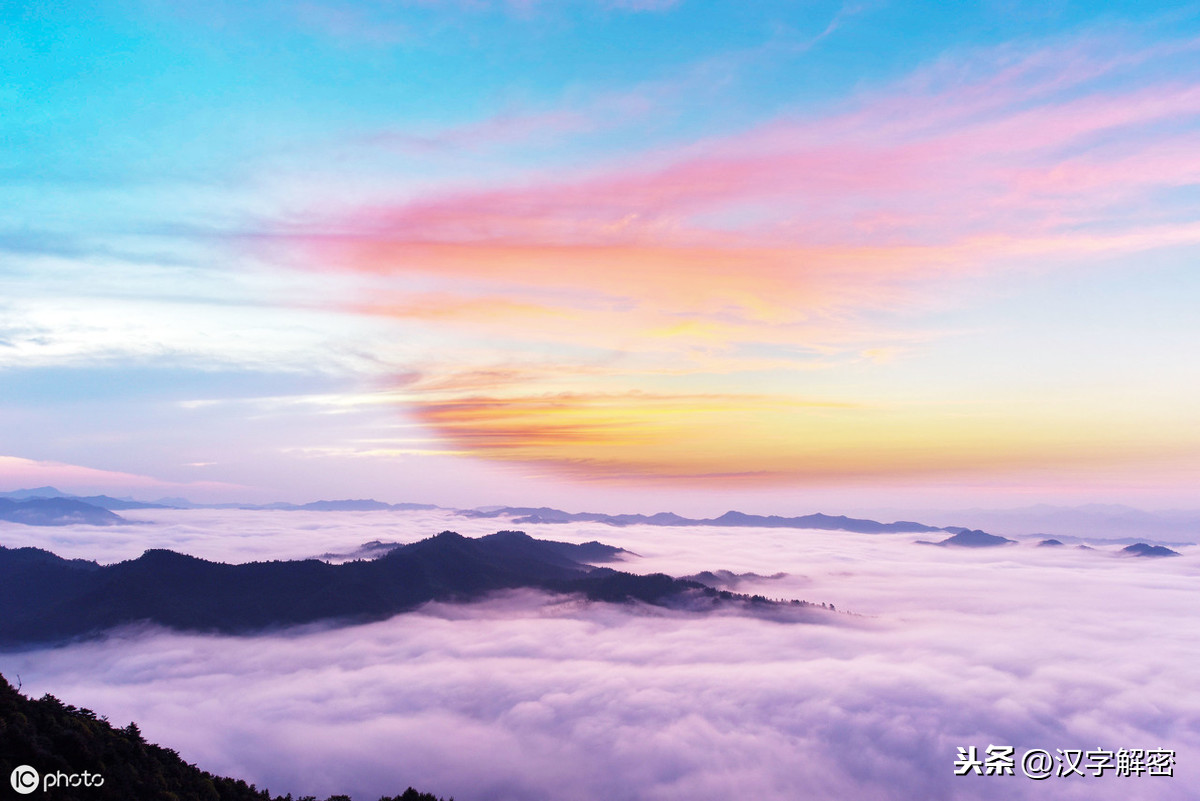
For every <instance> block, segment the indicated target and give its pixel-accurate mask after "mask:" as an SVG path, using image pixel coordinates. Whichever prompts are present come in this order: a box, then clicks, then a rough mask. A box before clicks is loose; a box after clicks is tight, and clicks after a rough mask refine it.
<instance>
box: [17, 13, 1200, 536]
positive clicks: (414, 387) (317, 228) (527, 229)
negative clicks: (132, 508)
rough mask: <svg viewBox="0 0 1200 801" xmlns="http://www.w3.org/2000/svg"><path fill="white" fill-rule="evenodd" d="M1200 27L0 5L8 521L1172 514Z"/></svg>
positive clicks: (1196, 368) (1187, 419) (1068, 16)
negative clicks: (258, 507) (365, 504)
mask: <svg viewBox="0 0 1200 801" xmlns="http://www.w3.org/2000/svg"><path fill="white" fill-rule="evenodd" d="M1198 123H1200V6H1196V5H1186V4H1179V3H1167V4H1162V3H1158V4H1156V3H1146V2H1138V3H1097V2H1088V3H1072V2H1040V3H1024V2H1016V1H1015V0H1014V1H1010V0H995V2H983V3H969V4H967V3H964V4H952V6H951V7H947V6H946V4H933V3H898V2H870V0H866V1H865V2H859V3H826V2H807V3H795V2H787V3H784V2H771V1H770V0H765V1H764V2H757V3H749V4H746V3H728V2H700V1H699V0H675V1H674V2H672V0H570V1H564V2H555V1H554V0H508V1H504V0H501V1H498V2H490V1H489V0H411V1H405V0H394V1H389V2H385V1H384V0H360V1H359V2H338V1H336V0H310V1H307V2H292V1H291V0H266V1H265V2H261V3H253V4H245V3H234V2H227V0H211V1H210V2H203V3H200V2H193V1H192V0H185V1H184V2H162V1H161V0H102V2H88V3H77V2H54V1H53V0H47V1H46V2H25V1H24V0H15V1H14V2H8V3H5V4H4V6H3V8H2V9H0V487H2V488H3V489H17V488H19V487H30V486H41V485H47V484H50V485H53V486H56V487H58V488H59V489H62V490H65V491H70V492H78V493H82V494H87V493H93V492H106V493H108V494H114V495H133V496H136V497H139V498H144V499H153V498H158V497H163V496H184V497H188V498H190V499H192V500H196V501H226V500H237V501H274V500H291V501H308V500H314V499H316V498H331V497H364V496H372V497H376V498H379V499H382V500H388V501H422V502H431V503H439V504H443V505H448V506H460V507H462V506H466V507H469V506H476V505H482V504H496V503H507V504H515V505H534V504H536V505H540V504H549V505H557V506H560V507H565V508H570V509H583V508H588V509H594V510H603V511H645V512H653V511H659V510H662V509H672V510H675V511H678V512H681V513H690V514H710V513H720V512H721V511H724V510H725V509H727V508H731V507H738V508H743V509H746V510H749V511H761V512H778V513H787V514H796V513H806V512H811V511H816V510H817V509H820V510H822V511H826V512H853V511H854V510H856V509H861V508H864V507H880V506H892V507H896V508H900V507H905V506H910V507H911V506H926V507H930V508H955V507H965V506H979V505H984V506H992V507H999V508H1004V507H1015V506H1021V505H1025V504H1030V503H1059V504H1077V503H1088V502H1098V501H1103V502H1106V503H1127V504H1131V505H1136V506H1141V507H1144V508H1172V507H1193V508H1194V507H1196V506H1200V504H1198V503H1197V498H1196V493H1195V487H1196V485H1197V478H1200V417H1198V415H1197V414H1196V411H1195V410H1196V409H1197V408H1200V360H1198V359H1196V357H1195V351H1196V347H1197V346H1198V345H1200V316H1197V315H1196V314H1195V313H1194V309H1195V307H1196V302H1197V300H1198V299H1200V269H1198V268H1197V267H1196V264H1197V255H1198V254H1200V146H1198V145H1200V141H1198V133H1200V124H1198Z"/></svg>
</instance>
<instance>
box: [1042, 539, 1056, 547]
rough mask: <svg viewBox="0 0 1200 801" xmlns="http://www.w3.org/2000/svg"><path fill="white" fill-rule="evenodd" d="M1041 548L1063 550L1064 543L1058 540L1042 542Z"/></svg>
mask: <svg viewBox="0 0 1200 801" xmlns="http://www.w3.org/2000/svg"><path fill="white" fill-rule="evenodd" d="M1038 547H1039V548H1061V547H1062V541H1060V540H1056V539H1048V540H1042V541H1041V542H1039V543H1038Z"/></svg>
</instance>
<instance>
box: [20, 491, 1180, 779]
mask: <svg viewBox="0 0 1200 801" xmlns="http://www.w3.org/2000/svg"><path fill="white" fill-rule="evenodd" d="M122 514H125V515H126V516H127V517H130V518H131V519H134V518H136V519H137V520H138V521H140V522H138V523H135V524H130V525H126V526H116V527H110V528H103V529H94V528H88V527H84V526H71V527H64V528H61V529H34V528H31V527H24V526H16V525H12V526H6V527H5V528H3V529H0V543H2V544H4V545H6V546H9V547H17V546H21V545H38V546H39V547H45V548H48V549H50V550H53V551H55V552H56V553H60V554H61V555H64V556H71V557H86V558H94V559H98V560H100V561H103V562H111V561H116V560H119V559H125V558H130V557H133V556H137V555H138V554H140V553H141V551H142V550H144V549H145V548H147V547H171V548H174V549H176V550H180V551H183V552H186V553H192V554H195V555H198V556H202V557H205V558H212V559H223V560H227V561H246V560H250V559H265V558H297V557H302V556H311V555H315V554H320V553H325V552H339V551H349V550H352V549H353V548H354V547H356V546H358V545H359V544H361V543H363V542H366V541H369V540H375V539H380V540H392V541H400V542H408V541H413V540H416V539H421V538H423V537H425V536H429V535H431V534H434V533H436V532H437V531H440V530H442V529H445V528H452V529H454V530H457V531H460V532H461V533H463V534H468V535H472V536H475V535H479V534H484V533H490V532H492V531H494V530H496V529H499V528H505V527H510V526H508V525H507V524H506V523H505V522H504V521H500V520H474V521H472V520H464V519H460V518H455V517H451V516H450V515H448V514H446V513H441V512H409V513H394V512H370V513H333V512H319V513H318V512H246V511H223V510H218V511H210V510H192V511H164V510H146V511H141V512H130V513H122ZM522 528H524V529H525V530H526V531H528V532H529V533H530V534H532V535H533V536H536V537H546V538H554V539H560V540H568V541H573V542H583V541H587V540H591V539H599V540H601V541H603V542H607V543H610V544H613V545H618V546H621V547H624V548H627V549H629V550H631V551H634V552H636V553H637V554H638V555H639V556H637V557H636V558H632V557H631V558H630V559H629V560H628V561H627V562H626V563H625V564H624V565H621V567H623V568H624V569H628V570H632V571H635V572H653V571H658V570H661V571H665V572H669V573H672V574H674V575H685V574H690V573H695V572H698V571H700V570H705V569H729V570H734V571H736V572H739V573H740V572H756V573H760V574H771V573H775V572H777V571H784V572H786V573H787V574H788V575H787V576H785V577H783V578H776V579H761V580H754V581H750V582H747V583H743V584H742V585H740V586H739V587H738V590H739V591H741V592H759V593H762V594H764V595H767V596H769V597H781V598H802V599H806V600H809V601H814V602H818V603H820V602H827V603H832V604H834V605H835V606H836V608H837V610H838V611H837V612H831V613H823V614H818V615H817V616H816V618H817V619H818V620H820V621H822V622H820V623H780V622H774V621H771V620H764V619H759V618H755V617H752V616H748V615H732V614H722V615H701V614H690V613H683V612H669V611H665V610H661V609H657V608H652V607H644V606H639V607H625V606H615V605H606V604H599V603H586V602H583V601H580V600H578V599H573V598H566V599H564V598H555V597H550V596H546V595H543V594H540V593H536V592H532V591H521V592H510V593H505V594H503V595H500V596H496V597H493V598H491V599H489V600H488V601H486V602H483V603H479V604H472V605H453V604H438V603H434V604H428V605H426V606H424V607H422V608H421V609H420V610H419V611H417V612H414V613H410V614H405V615H401V616H397V617H395V618H392V619H390V620H387V621H383V622H379V623H374V624H370V625H363V626H357V627H350V628H336V629H329V628H326V627H322V626H309V627H304V628H300V629H295V630H291V631H288V632H285V633H283V634H273V635H270V636H254V637H218V636H200V635H192V634H180V633H174V632H167V631H163V630H161V629H145V628H142V629H128V630H125V631H122V632H119V633H118V634H115V635H113V636H111V637H109V638H107V639H105V640H103V641H97V642H91V643H86V644H78V645H73V646H70V647H66V648H58V649H43V650H36V651H28V652H21V653H6V654H0V672H3V673H4V674H5V675H6V676H8V677H9V678H14V674H17V673H19V674H20V676H21V679H22V681H23V682H24V692H26V693H27V694H30V695H35V696H36V695H40V694H41V693H43V692H52V693H54V694H55V695H57V696H59V697H60V698H62V699H64V700H65V701H67V702H69V703H73V704H76V705H80V706H87V707H90V708H92V709H95V710H96V711H97V712H99V713H101V714H105V715H108V716H109V718H110V719H111V720H112V721H113V722H114V723H115V724H117V725H124V723H126V722H128V721H129V720H136V721H137V722H138V724H139V726H140V727H141V728H142V731H143V733H144V734H145V736H146V737H147V739H149V740H151V741H155V742H160V743H162V744H164V745H167V746H168V747H171V748H174V749H176V750H177V751H179V752H180V754H181V755H182V756H183V757H184V758H185V759H187V760H188V761H191V762H196V763H198V764H199V765H200V766H201V767H203V768H205V769H207V770H210V771H213V772H217V773H222V774H228V775H234V776H239V777H242V778H245V779H246V780H247V781H252V782H255V783H256V784H258V785H259V786H260V787H269V788H270V789H271V791H272V792H275V793H283V792H292V793H295V794H306V793H312V794H316V795H318V796H321V797H324V796H325V795H328V794H330V793H334V792H346V793H350V794H351V795H353V796H354V798H355V799H356V801H374V799H375V798H377V797H378V796H379V795H381V794H385V793H386V794H393V793H399V792H400V791H402V790H403V789H404V788H405V787H407V786H408V785H410V784H411V785H415V786H416V787H418V788H419V789H422V790H426V791H429V792H434V793H436V794H439V795H444V796H450V795H453V796H454V797H455V798H456V799H458V801H476V800H478V801H483V800H485V799H497V800H498V799H531V800H533V801H540V800H541V799H547V800H548V799H580V800H581V801H582V800H584V799H588V800H592V799H595V800H597V801H599V800H600V799H662V800H663V801H667V800H668V799H680V800H682V799H714V801H715V800H716V799H734V798H758V799H789V801H790V800H791V799H850V798H853V799H864V800H869V799H896V801H900V800H901V799H902V800H903V801H909V800H910V799H914V798H922V799H958V798H961V799H976V798H981V799H1002V798H1003V799H1013V798H1015V799H1025V798H1030V799H1033V798H1038V799H1117V798H1121V799H1124V798H1128V797H1136V798H1141V799H1185V798H1192V797H1194V789H1193V788H1194V787H1196V786H1200V768H1198V767H1197V766H1198V764H1200V694H1198V693H1197V692H1196V681H1195V665H1196V664H1200V636H1198V635H1197V630H1196V626H1195V623H1194V611H1195V608H1196V597H1197V596H1196V585H1197V577H1198V576H1200V552H1198V551H1197V550H1195V549H1191V548H1189V549H1185V552H1184V556H1182V557H1180V558H1174V559H1136V558H1128V557H1121V556H1118V555H1116V549H1115V548H1112V549H1108V550H1096V551H1081V550H1076V549H1074V548H1059V549H1049V548H1036V547H1033V546H1032V544H1030V543H1022V544H1019V545H1014V546H1006V547H1003V548H996V549H985V550H982V551H964V550H955V549H949V548H934V547H928V546H920V545H915V544H914V542H915V541H916V540H918V539H922V538H929V537H928V535H916V534H913V535H904V534H899V535H897V534H885V535H862V534H851V533H845V532H815V531H796V530H786V529H718V528H703V527H697V528H690V527H689V528H658V527H649V526H631V527H627V528H612V527H609V526H604V525H586V524H585V525H571V526H556V525H543V526H523V527H522ZM851 613H852V614H851ZM989 744H996V745H1012V746H1014V747H1015V748H1016V750H1017V754H1018V757H1019V755H1020V754H1022V753H1023V752H1024V751H1026V750H1028V749H1032V748H1045V749H1048V750H1049V751H1051V752H1052V753H1053V752H1054V750H1055V749H1069V748H1081V749H1085V750H1086V749H1097V748H1100V749H1108V750H1112V751H1116V750H1118V749H1121V748H1129V749H1134V748H1169V749H1174V750H1175V751H1176V752H1177V755H1178V764H1177V765H1176V766H1175V776H1174V778H1163V777H1148V776H1141V777H1136V778H1118V777H1115V776H1113V775H1112V773H1111V772H1109V774H1107V775H1106V776H1104V777H1103V778H1094V777H1088V778H1079V777H1071V778H1058V777H1051V778H1049V779H1047V780H1046V781H1033V780H1030V779H1028V778H1026V777H1024V776H1022V775H1020V773H1021V771H1020V766H1019V764H1018V767H1017V775H1016V776H1011V777H1010V776H974V775H971V776H964V777H956V776H954V775H953V769H954V760H955V757H956V755H957V747H958V746H976V747H977V748H978V750H979V751H980V752H981V754H982V752H983V751H984V749H985V748H986V747H987V746H988V745H989Z"/></svg>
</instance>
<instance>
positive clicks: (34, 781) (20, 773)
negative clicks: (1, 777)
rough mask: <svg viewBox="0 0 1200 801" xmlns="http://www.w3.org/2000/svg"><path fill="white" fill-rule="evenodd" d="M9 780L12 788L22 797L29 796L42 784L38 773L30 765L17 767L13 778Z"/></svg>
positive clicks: (14, 769)
mask: <svg viewBox="0 0 1200 801" xmlns="http://www.w3.org/2000/svg"><path fill="white" fill-rule="evenodd" d="M8 780H9V782H10V783H11V784H12V788H13V789H14V790H16V791H17V792H18V793H20V794H21V795H29V794H30V793H32V792H33V791H34V790H36V789H37V788H38V785H39V784H41V777H40V776H38V772H37V771H36V770H34V769H33V768H31V767H29V766H28V765H17V767H15V768H13V772H12V776H10V777H9V779H8Z"/></svg>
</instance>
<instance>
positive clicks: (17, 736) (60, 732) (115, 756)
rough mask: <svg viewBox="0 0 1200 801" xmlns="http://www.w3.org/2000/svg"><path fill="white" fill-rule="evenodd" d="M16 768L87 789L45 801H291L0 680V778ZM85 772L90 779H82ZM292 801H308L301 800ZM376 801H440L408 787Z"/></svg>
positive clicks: (58, 790)
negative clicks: (72, 779)
mask: <svg viewBox="0 0 1200 801" xmlns="http://www.w3.org/2000/svg"><path fill="white" fill-rule="evenodd" d="M18 765H29V766H30V767H32V768H33V769H34V770H36V771H38V772H39V773H40V774H41V775H42V776H46V775H49V774H60V773H63V774H68V775H78V776H79V777H80V778H79V781H80V782H81V783H82V782H85V781H86V782H88V783H89V784H88V785H87V786H82V787H79V788H71V787H53V786H52V787H51V789H50V790H48V791H47V794H48V795H49V797H51V798H61V799H91V801H129V800H130V799H139V800H140V799H156V801H292V796H291V795H287V796H273V795H271V794H270V793H269V792H268V791H267V790H260V789H258V788H257V787H255V786H254V785H253V784H246V782H244V781H242V780H241V779H230V778H226V777H224V776H214V775H213V774H211V773H209V772H207V771H204V770H201V769H200V768H198V767H196V766H195V765H191V764H189V763H187V762H185V761H184V760H183V758H182V757H180V755H179V753H178V752H176V751H174V750H172V749H170V748H164V747H163V746H161V745H155V744H154V743H148V742H146V741H145V740H144V739H143V738H142V733H141V731H140V730H139V729H138V726H137V724H136V723H130V724H129V725H128V726H125V727H124V728H120V729H119V728H117V727H115V726H113V725H112V724H111V723H109V722H108V719H107V718H106V717H103V716H97V714H96V713H95V712H93V711H92V710H90V709H79V708H77V707H74V706H72V705H70V704H65V703H63V702H62V701H60V700H59V699H57V698H55V697H54V696H53V695H44V696H42V697H41V698H39V699H36V700H34V699H32V698H26V697H25V696H23V695H21V694H20V693H19V692H18V691H17V689H16V688H14V687H13V686H12V685H11V684H9V683H8V681H7V680H6V679H5V678H4V677H3V676H0V774H2V775H3V776H4V777H9V776H10V773H11V771H12V770H13V769H14V768H16V767H17V766H18ZM85 771H86V772H87V773H88V774H90V776H83V775H82V774H84V772H85ZM98 779H99V780H100V783H99V784H98V785H97V784H96V782H97V780H98ZM6 792H7V791H6ZM35 792H36V793H37V795H36V796H35V797H42V791H41V790H37V791H35ZM8 797H14V798H15V797H16V796H15V795H10V796H8ZM339 799H341V800H342V801H347V799H346V796H331V797H330V798H328V799H326V801H339ZM297 801H315V799H314V797H313V796H306V797H305V798H301V799H297ZM379 801H442V799H439V798H437V797H436V796H434V795H432V794H430V793H420V792H418V791H416V790H414V789H413V788H411V787H410V788H408V789H407V790H405V791H404V792H403V793H402V794H400V795H398V796H391V797H385V798H381V799H380V800H379ZM451 801H453V799H451Z"/></svg>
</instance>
